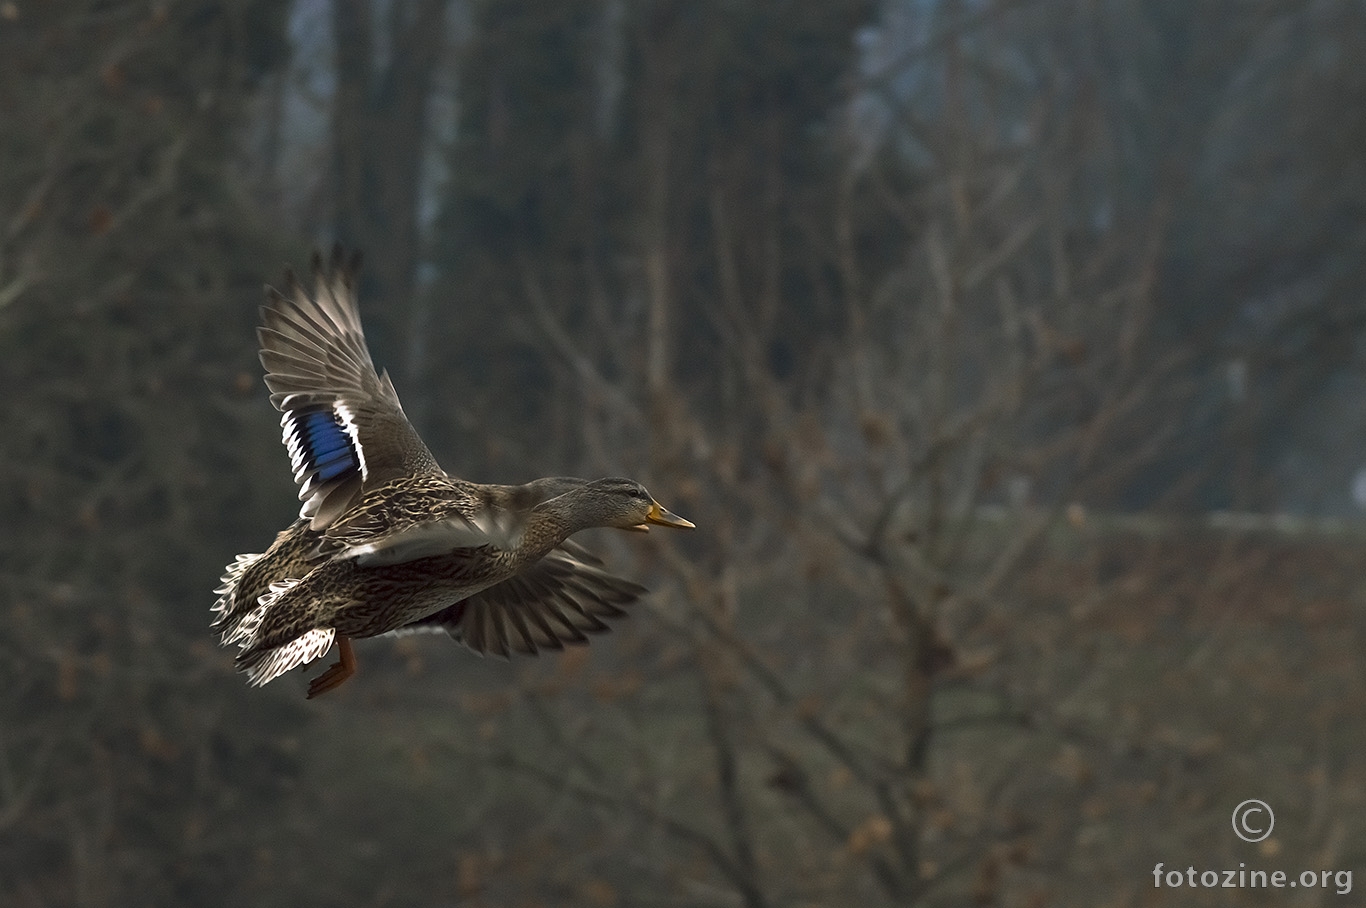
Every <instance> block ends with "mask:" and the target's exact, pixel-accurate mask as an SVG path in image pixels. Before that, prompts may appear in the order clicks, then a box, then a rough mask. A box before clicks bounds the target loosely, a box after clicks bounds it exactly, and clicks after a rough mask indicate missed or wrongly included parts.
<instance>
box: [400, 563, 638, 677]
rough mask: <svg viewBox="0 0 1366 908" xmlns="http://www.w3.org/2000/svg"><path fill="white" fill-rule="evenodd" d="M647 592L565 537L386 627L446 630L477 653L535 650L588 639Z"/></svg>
mask: <svg viewBox="0 0 1366 908" xmlns="http://www.w3.org/2000/svg"><path fill="white" fill-rule="evenodd" d="M580 555H582V556H583V557H580ZM645 592H646V590H645V587H643V586H641V585H640V584H638V583H632V582H631V581H629V580H623V579H622V578H620V577H617V576H615V575H613V574H609V573H608V572H607V571H605V570H603V569H602V568H600V567H598V565H597V559H596V558H594V557H593V556H592V555H588V553H586V552H584V551H583V550H582V549H581V548H579V547H578V546H577V545H568V546H562V547H560V548H557V549H554V550H552V551H551V552H550V553H549V554H548V555H546V556H545V557H544V558H542V559H541V560H540V561H538V562H536V563H535V564H534V565H531V566H530V567H528V568H526V569H525V570H523V571H522V572H520V573H518V574H517V575H515V576H513V577H510V578H509V579H507V580H504V581H503V582H502V583H499V584H496V585H494V586H491V587H489V588H488V589H486V590H484V591H483V592H480V593H476V594H474V595H473V596H470V597H469V598H467V599H462V600H461V601H459V602H457V603H455V604H454V605H451V606H447V607H446V608H444V609H442V610H441V611H439V612H436V613H434V614H431V615H428V616H427V617H425V618H419V619H418V620H417V621H414V622H412V623H410V624H407V625H405V626H403V627H401V628H399V629H398V630H396V631H392V632H391V633H393V634H396V635H404V634H410V633H420V632H423V631H445V632H446V633H448V634H450V636H451V637H452V638H454V639H455V640H458V641H460V642H461V643H463V644H465V645H466V646H468V647H469V648H470V649H472V650H474V651H475V652H477V653H480V654H489V653H493V654H496V655H499V656H504V657H507V656H510V655H511V654H512V653H514V652H516V653H526V654H528V655H533V656H534V655H535V654H536V653H538V652H539V651H540V650H542V649H556V650H558V649H564V645H565V644H566V643H586V642H588V636H587V635H588V634H596V633H602V632H603V631H606V630H610V628H609V627H608V625H607V622H606V619H611V618H619V617H621V616H623V615H625V614H626V612H625V611H624V610H623V609H624V607H625V606H627V605H630V604H631V603H633V602H635V601H636V600H637V599H638V598H640V596H641V595H642V594H643V593H645Z"/></svg>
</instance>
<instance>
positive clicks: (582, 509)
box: [524, 487, 602, 554]
mask: <svg viewBox="0 0 1366 908" xmlns="http://www.w3.org/2000/svg"><path fill="white" fill-rule="evenodd" d="M580 489H581V487H580V488H575V489H571V490H570V491H568V492H565V493H564V494H562V495H557V496H555V497H554V498H551V499H549V500H547V501H543V502H541V503H540V504H538V505H536V507H534V508H532V510H531V518H530V519H529V520H528V521H527V529H526V536H525V537H524V538H525V540H526V543H525V544H526V545H527V546H528V547H529V548H535V549H538V550H540V552H541V554H544V553H545V552H548V551H550V550H551V549H553V548H554V547H555V546H557V545H559V544H560V543H561V542H564V541H565V540H566V539H568V538H569V537H570V536H573V535H574V534H575V533H577V532H578V531H579V530H586V529H589V528H590V527H595V526H602V520H601V519H600V517H601V515H600V514H599V513H598V510H599V509H598V508H595V507H593V506H592V503H593V499H592V498H585V496H583V495H582V494H580Z"/></svg>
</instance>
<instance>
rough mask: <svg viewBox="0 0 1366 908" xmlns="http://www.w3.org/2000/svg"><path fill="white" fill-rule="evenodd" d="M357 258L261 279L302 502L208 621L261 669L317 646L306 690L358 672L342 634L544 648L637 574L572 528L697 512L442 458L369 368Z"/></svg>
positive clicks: (635, 491) (287, 664)
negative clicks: (466, 473) (483, 473)
mask: <svg viewBox="0 0 1366 908" xmlns="http://www.w3.org/2000/svg"><path fill="white" fill-rule="evenodd" d="M355 267H356V261H355V260H352V261H350V262H347V263H342V261H341V257H340V256H339V255H337V254H334V256H333V260H332V265H331V267H330V268H329V269H328V270H326V271H325V270H324V269H323V268H322V265H321V262H320V261H319V260H318V259H317V258H316V257H315V260H314V273H315V278H316V290H315V293H314V295H313V296H312V297H310V296H309V295H308V294H307V293H305V292H304V291H303V290H302V288H301V287H300V286H299V284H298V282H297V281H295V280H294V278H293V276H292V275H291V276H290V277H289V279H288V289H289V293H288V294H287V295H282V294H279V293H277V292H275V291H273V290H268V291H267V303H266V305H265V306H264V307H263V308H262V323H263V327H262V328H261V330H260V332H259V336H260V339H261V344H262V350H261V361H262V363H263V364H264V365H265V367H266V369H267V376H266V383H267V385H269V387H270V389H271V392H272V394H271V401H272V403H274V404H275V405H276V407H277V408H279V409H280V410H281V411H282V413H283V416H282V419H281V425H282V426H283V429H284V441H285V445H286V448H287V449H288V451H289V453H290V457H291V461H292V463H293V466H294V473H295V479H296V481H297V482H298V483H299V485H300V492H299V497H300V499H301V500H302V501H303V506H302V508H301V510H300V517H299V520H298V521H296V522H295V523H294V524H292V525H291V526H290V527H288V528H287V529H285V530H284V531H283V532H281V533H280V534H279V535H278V536H277V537H276V539H275V542H274V543H273V544H272V545H271V547H270V548H269V549H267V550H266V551H265V552H264V553H262V554H260V555H239V556H238V558H237V560H236V561H234V562H233V563H232V564H231V565H229V566H228V569H227V572H226V573H225V574H224V576H223V582H222V585H221V586H220V587H219V588H218V590H217V592H218V593H219V599H218V601H217V603H216V604H215V606H214V611H215V613H216V614H217V618H216V619H215V621H214V624H213V626H214V628H215V629H216V630H217V631H218V632H219V633H220V634H221V639H222V642H223V644H224V645H230V644H236V645H237V646H239V647H240V652H239V653H238V656H237V664H238V667H239V668H240V669H241V670H242V671H244V672H246V673H247V674H248V676H249V678H250V679H251V682H252V683H253V684H264V683H266V682H268V681H270V680H272V679H273V678H276V677H278V676H279V675H280V674H282V673H284V672H286V671H288V670H289V669H291V668H293V667H295V666H296V665H300V664H303V663H306V662H309V661H311V660H313V659H316V658H318V657H319V656H321V655H323V654H324V653H325V652H326V651H327V650H328V649H329V648H330V647H331V645H332V643H333V642H334V640H335V641H336V642H337V643H338V645H339V647H340V651H341V660H340V661H339V662H338V663H337V664H336V665H334V666H333V667H332V668H331V669H330V670H329V671H328V672H326V673H325V674H324V675H323V676H322V677H320V678H318V679H316V680H315V681H314V683H313V685H312V686H311V687H310V689H309V696H310V697H311V696H315V695H317V694H319V693H322V692H324V691H326V690H330V689H331V688H332V687H335V686H336V685H337V684H340V683H341V682H342V681H344V680H346V678H347V677H349V676H350V675H351V673H353V672H354V670H355V669H354V665H355V660H354V655H353V653H352V651H351V647H350V642H349V641H350V639H351V638H355V637H373V636H376V635H379V634H386V633H409V632H419V631H427V630H441V631H445V632H446V633H448V634H450V635H451V636H452V637H453V638H455V639H456V640H459V641H461V642H463V643H465V644H466V645H468V646H469V647H471V648H472V649H474V650H476V651H477V652H481V653H496V654H499V655H503V656H508V655H511V654H512V653H514V652H520V653H529V654H535V653H536V652H538V651H539V650H541V649H545V648H552V649H559V648H561V647H563V646H564V645H565V644H566V643H581V642H584V641H585V640H586V639H587V637H586V635H587V634H589V633H594V632H598V631H603V630H606V629H607V624H606V623H605V619H608V618H614V617H618V616H620V615H621V614H623V611H622V607H623V606H625V605H629V604H630V603H631V602H633V601H635V600H636V599H637V598H638V597H639V596H640V595H641V594H642V593H644V592H645V590H644V587H641V586H639V585H638V584H635V583H632V582H631V581H629V580H623V579H621V578H619V577H616V576H613V575H612V574H610V573H608V572H607V571H605V570H604V569H603V568H602V567H601V562H599V561H598V560H597V559H596V558H594V557H593V556H592V555H589V554H588V553H587V552H585V551H584V550H583V549H582V548H581V547H579V546H578V545H576V544H575V543H573V542H571V541H569V537H570V536H572V535H573V534H574V533H576V532H578V531H579V530H582V529H587V528H589V527H600V526H601V527H619V528H622V529H636V530H643V529H647V528H648V527H647V525H648V524H650V523H654V524H658V525H662V526H672V527H690V526H692V524H691V523H689V522H688V521H686V520H683V519H682V518H680V517H677V516H675V515H674V514H671V513H669V511H667V510H665V509H664V508H663V507H661V506H660V505H659V504H658V503H657V502H656V501H655V500H654V499H653V498H652V497H651V496H650V494H649V493H648V492H647V491H646V490H645V489H644V487H643V486H641V485H640V484H639V483H637V482H634V481H632V480H629V479H599V480H592V481H589V480H583V479H574V478H568V477H551V478H546V479H538V480H535V481H533V482H529V483H526V484H524V485H515V486H507V485H483V484H478V483H471V482H467V481H465V480H461V479H456V478H454V477H451V476H449V475H447V474H446V473H445V472H443V471H442V470H441V469H440V467H439V466H437V464H436V461H435V459H433V458H432V456H431V454H430V452H428V451H427V448H426V446H425V445H424V444H423V443H422V440H421V438H419V437H418V435H417V433H416V432H415V431H414V430H413V428H412V426H411V425H410V424H409V423H408V420H407V418H406V417H404V415H403V410H402V407H401V406H400V405H399V402H398V396H397V394H396V393H395V392H394V389H393V384H392V383H391V382H390V381H389V379H388V376H387V375H381V374H379V373H376V371H375V369H374V366H373V364H372V362H371V359H370V354H369V351H368V350H367V349H366V346H365V339H364V335H363V334H362V332H361V327H360V317H359V314H358V312H357V310H356V304H355V292H354V291H355V280H354V271H355Z"/></svg>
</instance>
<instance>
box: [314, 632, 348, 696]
mask: <svg viewBox="0 0 1366 908" xmlns="http://www.w3.org/2000/svg"><path fill="white" fill-rule="evenodd" d="M337 656H338V657H339V658H338V659H337V662H336V664H334V665H333V666H332V667H331V668H329V669H328V670H327V671H325V672H323V673H322V674H321V675H319V676H318V677H316V678H314V679H313V683H311V684H309V685H308V699H309V700H312V699H313V698H314V697H317V696H320V695H322V694H325V693H327V692H328V691H330V690H332V689H333V688H334V687H340V686H341V684H342V682H344V681H345V680H346V679H347V678H350V677H351V676H352V675H354V674H355V673H356V652H355V650H353V649H352V648H351V638H350V637H341V636H338V637H337Z"/></svg>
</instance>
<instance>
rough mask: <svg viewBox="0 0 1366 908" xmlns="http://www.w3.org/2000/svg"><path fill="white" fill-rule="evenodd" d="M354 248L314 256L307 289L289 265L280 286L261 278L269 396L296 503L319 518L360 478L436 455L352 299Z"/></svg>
mask: <svg viewBox="0 0 1366 908" xmlns="http://www.w3.org/2000/svg"><path fill="white" fill-rule="evenodd" d="M359 264H360V259H359V256H353V257H352V258H351V259H350V260H348V261H345V262H343V261H342V260H341V251H340V248H338V249H335V250H333V253H332V259H331V262H330V263H329V264H328V267H327V268H326V269H324V268H323V265H322V259H321V257H320V256H318V255H317V254H315V255H314V256H313V276H314V282H315V289H314V294H313V296H311V297H310V296H309V295H308V293H307V292H306V291H305V290H304V288H303V287H301V286H300V285H299V282H298V281H297V280H296V279H295V277H294V275H293V273H290V274H288V275H287V277H286V280H287V284H286V288H285V289H286V292H285V293H283V294H282V293H280V292H279V291H277V290H275V289H274V288H271V287H267V288H266V302H265V305H263V306H262V307H261V327H260V328H259V329H257V337H258V339H259V340H260V342H261V364H262V365H263V366H265V368H266V386H267V387H269V388H270V391H271V395H270V402H271V403H272V404H274V405H275V407H276V408H277V409H279V410H281V411H283V413H284V416H283V417H282V418H281V420H280V425H281V426H282V427H283V428H284V442H285V447H286V448H287V449H288V450H289V455H290V460H291V461H292V464H293V467H294V480H295V482H297V483H299V486H300V488H299V498H300V500H302V501H303V503H304V504H303V507H302V509H301V510H300V512H299V516H301V517H306V518H311V519H312V527H313V529H315V530H321V529H324V528H326V527H327V526H328V525H329V524H330V523H331V522H332V521H333V520H335V519H336V518H337V516H338V515H340V514H341V513H343V512H344V511H345V510H346V509H347V507H348V506H349V505H350V504H351V503H352V502H353V501H354V500H355V498H356V496H357V495H358V494H359V493H360V492H361V490H362V489H363V488H370V487H373V486H374V485H375V484H376V483H379V482H383V481H384V480H386V479H389V478H393V477H395V476H401V475H421V474H424V473H439V472H440V467H438V466H437V463H436V460H435V458H433V457H432V454H431V452H430V451H428V450H427V446H426V445H425V444H423V442H422V439H421V438H419V437H418V434H417V432H416V430H414V429H413V427H412V425H411V424H410V423H409V422H408V418H407V417H406V416H404V415H403V407H402V406H401V405H400V404H399V402H398V394H397V393H396V392H395V391H394V386H393V383H392V382H391V381H390V380H389V376H388V374H387V373H385V374H383V375H380V374H377V373H376V372H375V365H374V362H373V361H372V360H371V359H370V351H369V349H368V348H367V347H366V345H365V334H364V332H363V331H362V329H361V323H360V313H359V311H358V309H357V308H356V284H355V281H356V270H357V268H358V267H359Z"/></svg>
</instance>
